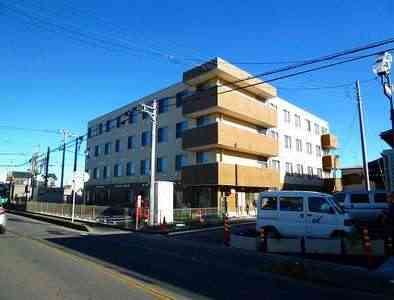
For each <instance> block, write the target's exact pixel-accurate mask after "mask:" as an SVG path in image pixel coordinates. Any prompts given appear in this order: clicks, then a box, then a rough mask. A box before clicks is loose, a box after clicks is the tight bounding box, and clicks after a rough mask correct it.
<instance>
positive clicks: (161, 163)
mask: <svg viewBox="0 0 394 300" xmlns="http://www.w3.org/2000/svg"><path fill="white" fill-rule="evenodd" d="M156 170H157V172H158V173H162V172H166V171H167V158H165V157H158V158H157V162H156Z"/></svg>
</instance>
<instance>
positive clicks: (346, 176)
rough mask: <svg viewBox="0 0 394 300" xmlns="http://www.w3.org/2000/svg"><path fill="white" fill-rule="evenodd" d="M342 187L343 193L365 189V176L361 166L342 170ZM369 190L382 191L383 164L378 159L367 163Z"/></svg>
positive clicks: (383, 187)
mask: <svg viewBox="0 0 394 300" xmlns="http://www.w3.org/2000/svg"><path fill="white" fill-rule="evenodd" d="M341 171H342V187H343V190H344V191H357V190H358V191H359V190H363V189H364V187H365V175H364V170H363V168H362V167H361V166H355V167H348V168H342V169H341ZM368 171H369V182H370V185H371V190H384V189H385V186H384V164H383V159H382V158H379V159H376V160H373V161H370V162H369V163H368Z"/></svg>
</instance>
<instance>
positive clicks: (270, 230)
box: [264, 226, 281, 239]
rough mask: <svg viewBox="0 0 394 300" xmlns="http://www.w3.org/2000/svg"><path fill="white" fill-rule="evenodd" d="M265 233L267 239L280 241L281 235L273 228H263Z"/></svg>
mask: <svg viewBox="0 0 394 300" xmlns="http://www.w3.org/2000/svg"><path fill="white" fill-rule="evenodd" d="M264 229H265V231H266V232H267V237H268V238H275V239H280V238H281V235H280V233H279V231H278V230H277V229H276V228H275V227H271V226H269V227H264Z"/></svg>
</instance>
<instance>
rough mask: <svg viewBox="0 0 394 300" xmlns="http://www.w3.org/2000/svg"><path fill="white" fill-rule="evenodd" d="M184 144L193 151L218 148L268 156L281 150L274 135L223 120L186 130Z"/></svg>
mask: <svg viewBox="0 0 394 300" xmlns="http://www.w3.org/2000/svg"><path fill="white" fill-rule="evenodd" d="M182 145H183V148H184V149H187V150H191V151H200V150H206V149H212V148H216V149H226V150H230V151H234V152H240V153H247V154H253V155H260V156H266V157H267V156H277V155H278V152H279V147H278V141H277V140H275V139H274V138H273V137H271V136H267V135H264V134H259V133H255V132H252V131H248V130H245V129H242V128H238V127H234V126H231V125H229V124H226V123H223V122H219V123H213V124H209V125H206V126H203V127H196V128H192V129H189V130H187V131H185V132H184V133H183V140H182Z"/></svg>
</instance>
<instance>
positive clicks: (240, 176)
mask: <svg viewBox="0 0 394 300" xmlns="http://www.w3.org/2000/svg"><path fill="white" fill-rule="evenodd" d="M182 183H183V184H185V185H224V186H241V187H255V188H278V187H279V186H280V178H279V171H278V170H277V169H273V168H257V167H250V166H243V165H233V164H225V163H220V162H217V163H210V164H202V165H192V166H187V167H184V168H183V169H182Z"/></svg>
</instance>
